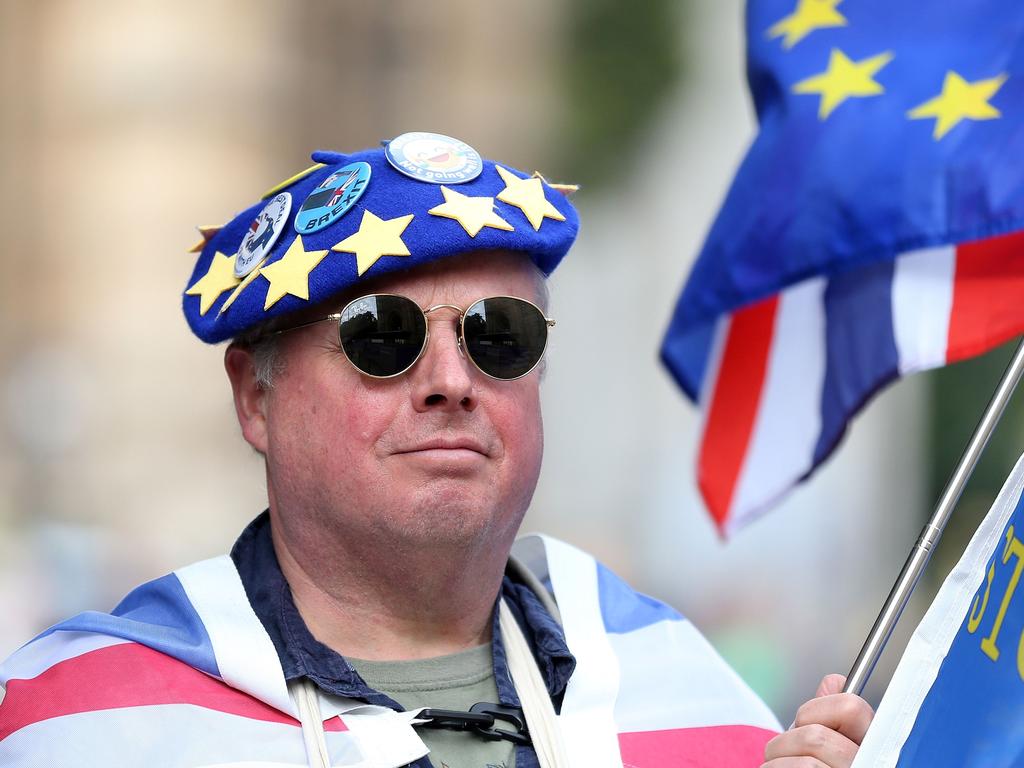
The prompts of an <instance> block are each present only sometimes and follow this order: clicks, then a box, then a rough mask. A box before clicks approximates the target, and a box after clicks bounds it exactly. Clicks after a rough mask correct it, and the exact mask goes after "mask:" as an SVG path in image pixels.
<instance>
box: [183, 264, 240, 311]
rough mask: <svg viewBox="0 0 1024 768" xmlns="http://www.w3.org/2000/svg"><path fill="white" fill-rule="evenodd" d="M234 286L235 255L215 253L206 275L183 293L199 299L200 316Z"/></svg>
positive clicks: (236, 283)
mask: <svg viewBox="0 0 1024 768" xmlns="http://www.w3.org/2000/svg"><path fill="white" fill-rule="evenodd" d="M236 285H238V278H237V277H235V255H234V254H231V255H230V256H228V255H227V254H225V253H221V252H220V251H217V252H215V253H214V254H213V261H211V262H210V268H209V269H208V270H206V274H205V275H203V276H202V277H201V278H199V279H198V280H196V282H195V285H193V286H192V287H191V288H189V289H188V290H187V291H185V294H186V295H188V296H198V297H199V314H200V316H202V315H205V314H206V313H207V312H209V311H210V307H212V306H213V302H215V301H216V300H217V297H218V296H220V295H221V294H222V293H224V291H230V290H231V289H232V288H234V287H235V286H236Z"/></svg>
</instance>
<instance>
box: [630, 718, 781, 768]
mask: <svg viewBox="0 0 1024 768" xmlns="http://www.w3.org/2000/svg"><path fill="white" fill-rule="evenodd" d="M775 735H776V734H775V732H774V731H768V730H765V729H764V728H755V727H754V726H752V725H715V726H709V727H707V728H679V729H677V730H671V731H641V732H638V733H620V734H619V750H620V751H621V752H622V765H623V767H624V768H662V767H663V766H667V765H671V766H672V767H673V768H751V766H755V765H761V763H763V762H764V745H765V744H767V743H768V742H769V741H770V740H771V739H772V738H773V737H774V736H775Z"/></svg>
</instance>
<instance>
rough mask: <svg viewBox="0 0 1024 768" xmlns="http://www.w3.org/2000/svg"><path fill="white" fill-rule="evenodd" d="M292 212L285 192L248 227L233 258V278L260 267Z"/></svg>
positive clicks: (290, 200)
mask: <svg viewBox="0 0 1024 768" xmlns="http://www.w3.org/2000/svg"><path fill="white" fill-rule="evenodd" d="M291 210H292V196H291V195H290V194H289V193H287V192H282V193H281V194H279V195H276V196H275V197H274V198H273V199H271V201H270V202H269V203H267V204H266V205H265V206H263V210H262V211H260V212H259V213H258V214H256V218H255V219H253V220H252V224H250V225H249V231H248V232H246V233H245V237H243V238H242V244H241V245H240V246H238V253H237V255H236V256H235V277H245V276H246V275H248V274H249V273H250V272H252V271H253V270H254V269H256V267H258V266H259V265H260V263H261V262H262V261H263V258H264V257H265V256H266V255H267V254H268V253H270V249H271V248H273V247H274V243H276V242H277V238H278V237H280V236H281V230H282V229H284V222H285V221H286V220H287V218H288V214H289V213H291Z"/></svg>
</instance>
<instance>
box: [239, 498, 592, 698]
mask: <svg viewBox="0 0 1024 768" xmlns="http://www.w3.org/2000/svg"><path fill="white" fill-rule="evenodd" d="M231 559H232V560H233V561H234V563H235V567H236V568H237V569H238V574H239V576H240V577H241V579H242V585H243V586H244V587H245V593H246V595H247V596H248V598H249V603H250V604H251V605H252V608H253V610H254V611H255V612H256V615H257V616H258V617H259V619H260V621H261V622H262V623H263V626H264V627H265V628H266V630H267V634H268V635H270V639H271V640H272V641H273V643H274V647H275V648H276V649H277V655H278V656H279V657H280V659H281V666H282V668H283V669H284V676H285V679H286V680H289V681H290V680H294V679H297V678H300V677H308V678H309V679H310V680H312V681H313V682H314V683H315V684H316V685H317V686H319V687H320V688H321V689H322V690H323V691H325V692H326V693H329V694H333V695H336V696H346V697H349V698H355V699H361V700H363V701H365V702H367V703H369V704H378V705H382V706H387V707H394V708H396V709H401V707H400V706H399V705H398V704H397V703H396V702H395V701H393V700H392V699H391V698H390V697H388V696H385V695H384V694H383V693H380V692H379V691H375V690H374V689H372V688H370V687H369V686H368V685H367V684H366V683H365V682H363V679H362V678H361V677H360V676H359V674H358V673H357V672H356V671H355V670H354V669H353V668H352V667H351V666H350V665H349V664H348V662H346V661H345V659H344V658H343V657H342V656H341V655H340V654H338V653H336V652H335V651H333V650H331V649H330V648H328V647H327V646H326V645H324V644H323V643H321V642H320V641H319V640H317V639H316V638H315V637H313V634H312V633H311V632H310V631H309V628H308V627H307V626H306V622H305V621H303V619H302V616H301V615H300V614H299V611H298V609H297V608H296V607H295V602H294V600H292V593H291V589H289V587H288V582H287V581H285V578H284V574H283V573H282V572H281V567H280V565H279V564H278V562H277V555H276V554H275V553H274V546H273V542H272V541H271V537H270V515H269V513H267V512H263V513H262V514H261V515H260V516H259V517H257V518H256V519H255V520H253V521H252V522H251V523H250V524H249V525H248V526H247V527H246V529H245V530H244V531H242V535H241V536H239V537H238V541H236V542H235V546H234V547H233V548H232V549H231ZM501 597H504V598H505V600H506V601H507V602H508V605H509V608H510V609H511V610H512V613H513V615H514V616H515V617H516V620H517V621H518V622H519V626H520V627H522V629H523V634H524V635H525V636H526V640H527V642H528V643H529V644H530V647H531V649H532V650H533V654H534V657H535V658H536V659H537V664H538V667H539V668H540V672H541V676H542V677H543V678H544V681H545V683H546V684H547V688H548V692H549V693H550V694H551V696H552V698H553V699H554V700H555V701H556V702H557V701H559V700H560V699H561V697H562V695H563V694H564V692H565V686H566V684H567V683H568V682H569V677H570V675H572V671H573V669H574V668H575V666H576V660H575V659H574V658H573V655H572V653H570V652H569V647H568V646H567V645H566V643H565V634H564V633H563V632H562V628H561V626H559V624H558V622H557V621H555V619H554V618H553V617H552V616H551V614H550V613H548V611H547V610H546V609H545V608H544V606H543V605H542V604H541V602H540V600H539V599H538V598H537V596H536V595H535V594H534V593H533V591H532V590H531V589H530V588H529V587H527V586H525V585H523V584H520V583H517V582H515V581H513V580H512V579H510V578H509V577H508V575H506V576H505V579H504V581H503V582H502V585H501ZM495 605H497V598H496V599H495ZM493 622H494V631H493V638H494V639H493V640H492V649H493V656H494V678H495V682H496V683H497V685H498V697H499V698H500V699H501V703H502V704H508V705H510V706H519V697H518V696H517V695H516V691H515V688H514V687H513V686H512V683H511V678H510V676H509V673H508V664H507V661H506V657H505V649H504V647H503V645H502V643H501V633H500V632H499V631H498V612H497V611H494V619H493Z"/></svg>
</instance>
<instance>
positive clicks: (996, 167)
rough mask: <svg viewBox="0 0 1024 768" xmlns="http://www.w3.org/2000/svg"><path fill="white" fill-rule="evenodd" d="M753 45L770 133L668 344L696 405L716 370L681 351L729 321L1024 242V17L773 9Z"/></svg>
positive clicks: (868, 7)
mask: <svg viewBox="0 0 1024 768" xmlns="http://www.w3.org/2000/svg"><path fill="white" fill-rule="evenodd" d="M828 9H831V10H832V13H833V15H829V14H828V13H827V10H828ZM830 18H831V19H832V22H831V23H832V24H834V26H816V23H819V24H820V23H824V22H823V21H822V19H825V20H828V19H830ZM816 19H817V20H818V21H817V22H815V20H816ZM787 20H788V21H787ZM787 43H789V47H787ZM747 45H748V56H749V58H748V63H747V78H748V81H749V85H750V90H751V94H752V96H753V100H754V105H755V107H756V110H757V118H758V123H759V131H758V134H757V138H756V139H755V141H754V144H753V146H752V147H751V148H750V150H749V152H748V153H747V156H746V158H745V159H744V160H743V164H742V165H741V167H740V169H739V171H738V172H737V174H736V178H735V179H734V181H733V184H732V187H731V188H730V190H729V193H728V196H727V197H726V200H725V203H724V204H723V205H722V208H721V210H720V211H719V213H718V217H717V219H716V220H715V222H714V225H713V226H712V228H711V231H710V233H709V235H708V237H707V240H706V242H705V244H704V247H703V249H702V250H701V253H700V255H699V257H698V259H697V262H696V264H695V266H694V268H693V271H692V272H691V274H690V277H689V280H688V281H687V284H686V287H685V289H684V291H683V294H682V297H681V298H680V301H679V303H678V305H677V307H676V311H675V315H674V317H673V319H672V323H671V326H670V329H669V332H668V335H667V338H666V341H665V346H664V355H665V362H666V364H667V365H668V366H669V368H670V370H672V372H673V373H674V374H675V376H676V377H677V378H678V379H679V383H680V385H681V386H682V387H683V389H684V390H685V391H686V392H687V393H688V394H689V395H690V396H691V397H692V398H693V399H695V400H696V399H697V393H698V392H699V390H700V384H701V382H700V380H699V374H700V373H701V372H702V370H703V366H702V365H700V366H694V365H693V361H692V360H691V359H689V358H691V357H692V355H683V354H677V353H676V351H675V350H676V344H677V339H678V338H679V337H683V338H685V337H687V336H690V335H691V334H698V335H699V334H701V333H702V332H703V334H705V335H706V334H707V332H708V325H709V324H710V323H713V322H714V321H715V319H717V318H718V317H719V316H720V315H723V314H727V313H729V312H732V311H733V310H735V309H737V308H738V307H741V306H744V305H746V304H749V303H751V302H752V301H755V300H758V299H762V298H765V297H767V296H771V295H773V294H776V293H778V292H779V291H780V290H782V289H784V288H785V287H787V286H789V285H793V284H794V283H797V282H800V281H802V280H805V279H807V278H811V277H815V276H818V275H835V274H839V273H841V272H844V271H847V270H850V269H853V268H856V267H860V266H863V265H866V264H869V263H871V262H874V261H880V260H891V259H893V258H894V257H895V256H896V255H898V254H900V253H905V252H907V251H911V250H916V249H919V248H922V247H926V246H929V245H939V244H946V243H957V242H963V241H967V240H976V239H979V238H983V237H989V236H992V235H997V234H1002V233H1006V232H1011V231H1015V230H1018V229H1024V174H1022V173H1021V164H1020V162H1019V161H1018V158H1021V157H1024V130H1022V126H1024V3H1021V2H1019V0H972V1H971V2H965V1H964V0H959V1H956V0H954V2H944V3H941V4H931V5H926V4H922V3H919V2H910V1H909V0H857V2H842V0H796V2H794V0H762V1H761V2H751V3H749V5H748V9H747ZM936 100H938V101H936ZM927 105H931V106H927ZM915 110H917V111H916V112H915ZM972 115H974V117H972ZM940 134H941V135H940Z"/></svg>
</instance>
